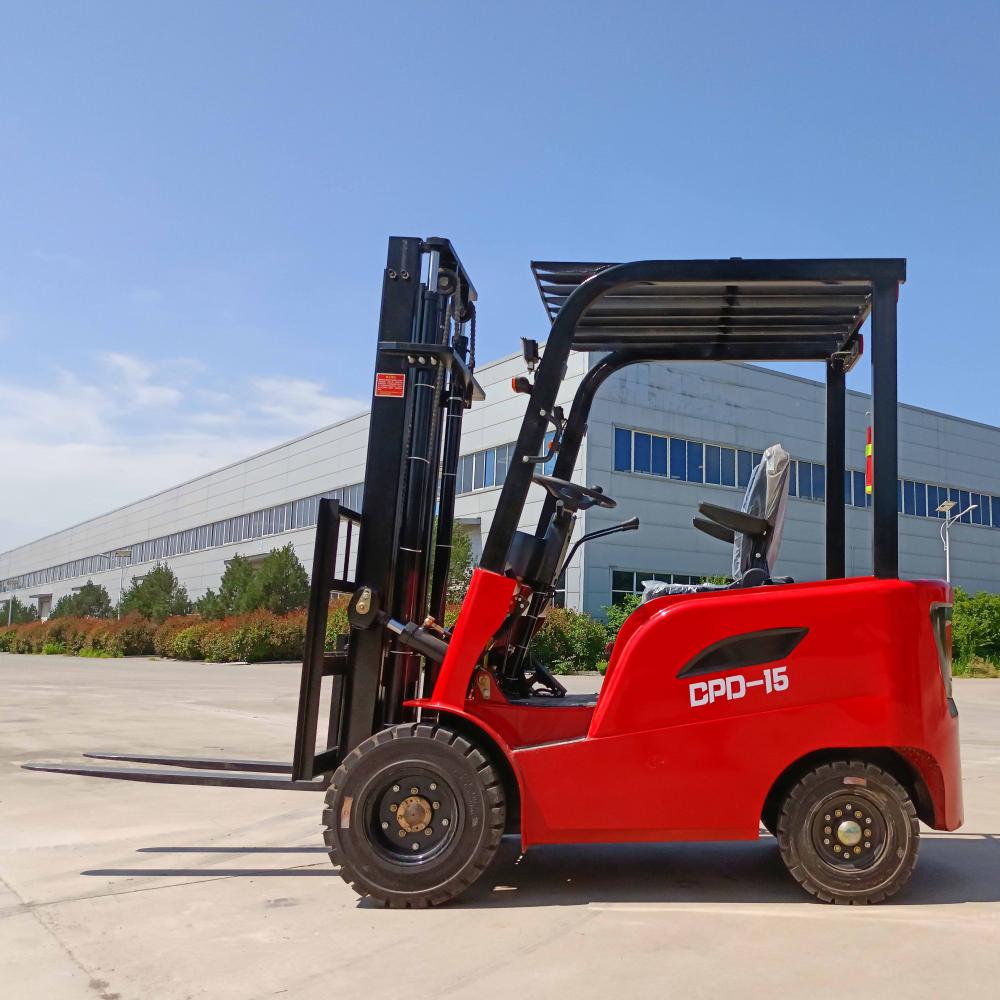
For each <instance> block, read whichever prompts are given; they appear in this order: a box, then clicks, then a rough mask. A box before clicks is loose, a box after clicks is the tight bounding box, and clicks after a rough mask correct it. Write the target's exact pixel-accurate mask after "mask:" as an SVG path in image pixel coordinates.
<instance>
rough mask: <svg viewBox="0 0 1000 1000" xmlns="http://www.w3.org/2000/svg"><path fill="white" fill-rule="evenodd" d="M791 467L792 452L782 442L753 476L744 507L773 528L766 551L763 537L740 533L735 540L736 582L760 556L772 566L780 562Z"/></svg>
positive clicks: (762, 461) (770, 449) (745, 495)
mask: <svg viewBox="0 0 1000 1000" xmlns="http://www.w3.org/2000/svg"><path fill="white" fill-rule="evenodd" d="M789 467H790V464H789V459H788V452H787V451H785V449H784V448H782V447H781V445H780V444H772V445H771V447H770V448H768V449H767V450H766V451H765V452H764V457H763V459H762V460H761V462H760V463H759V464H758V465H757V466H756V467H755V468H754V470H753V472H752V473H751V475H750V482H749V483H747V491H746V493H745V494H744V495H743V505H742V506H741V507H740V510H741V511H742V512H743V513H744V514H750V515H752V516H753V517H760V518H763V519H764V520H765V521H767V523H768V525H769V526H770V529H771V530H770V531H769V532H768V534H767V536H766V538H765V539H764V541H763V551H761V549H760V546H761V541H760V539H758V538H754V537H753V536H751V535H746V534H742V533H737V535H736V537H735V539H734V540H733V580H734V581H736V582H739V581H740V580H742V579H743V575H744V574H745V573H746V571H747V570H748V569H749V568H750V567H751V565H753V564H754V563H755V562H759V560H760V559H763V561H764V562H765V563H766V564H767V566H768V569H772V568H773V567H774V564H775V562H776V561H777V558H778V550H779V548H780V547H781V535H782V531H783V529H784V524H785V508H786V507H787V501H788V471H789Z"/></svg>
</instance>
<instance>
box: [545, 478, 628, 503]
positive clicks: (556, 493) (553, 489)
mask: <svg viewBox="0 0 1000 1000" xmlns="http://www.w3.org/2000/svg"><path fill="white" fill-rule="evenodd" d="M531 481H532V482H533V483H538V485H539V486H541V487H543V488H544V489H545V490H547V491H548V493H549V495H550V496H553V497H555V498H556V500H558V501H559V502H560V503H562V504H564V505H565V506H566V507H567V508H568V509H569V510H571V511H578V510H589V509H590V508H591V507H605V508H606V509H608V510H613V509H614V508H615V507H617V506H618V501H617V500H612V499H611V497H609V496H605V495H604V491H603V490H602V489H601V488H600V487H593V488H592V487H590V486H580V485H578V484H577V483H570V482H567V481H566V480H565V479H556V477H555V476H543V475H542V474H541V473H540V472H536V473H535V474H534V475H533V476H532V477H531Z"/></svg>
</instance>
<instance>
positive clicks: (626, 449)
mask: <svg viewBox="0 0 1000 1000" xmlns="http://www.w3.org/2000/svg"><path fill="white" fill-rule="evenodd" d="M631 471H632V432H631V431H627V430H625V428H623V427H616V428H615V472H631Z"/></svg>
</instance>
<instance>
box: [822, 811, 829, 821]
mask: <svg viewBox="0 0 1000 1000" xmlns="http://www.w3.org/2000/svg"><path fill="white" fill-rule="evenodd" d="M823 819H825V820H826V821H827V823H829V822H830V814H829V813H827V814H826V815H825V816H824V817H823Z"/></svg>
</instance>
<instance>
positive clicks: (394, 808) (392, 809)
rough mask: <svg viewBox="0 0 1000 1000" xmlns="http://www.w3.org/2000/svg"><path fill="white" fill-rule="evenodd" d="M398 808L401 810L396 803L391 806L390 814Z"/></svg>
mask: <svg viewBox="0 0 1000 1000" xmlns="http://www.w3.org/2000/svg"><path fill="white" fill-rule="evenodd" d="M398 808H399V806H397V805H396V803H395V802H393V803H391V804H390V806H389V812H391V813H394V812H395V811H396V810H397V809H398Z"/></svg>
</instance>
